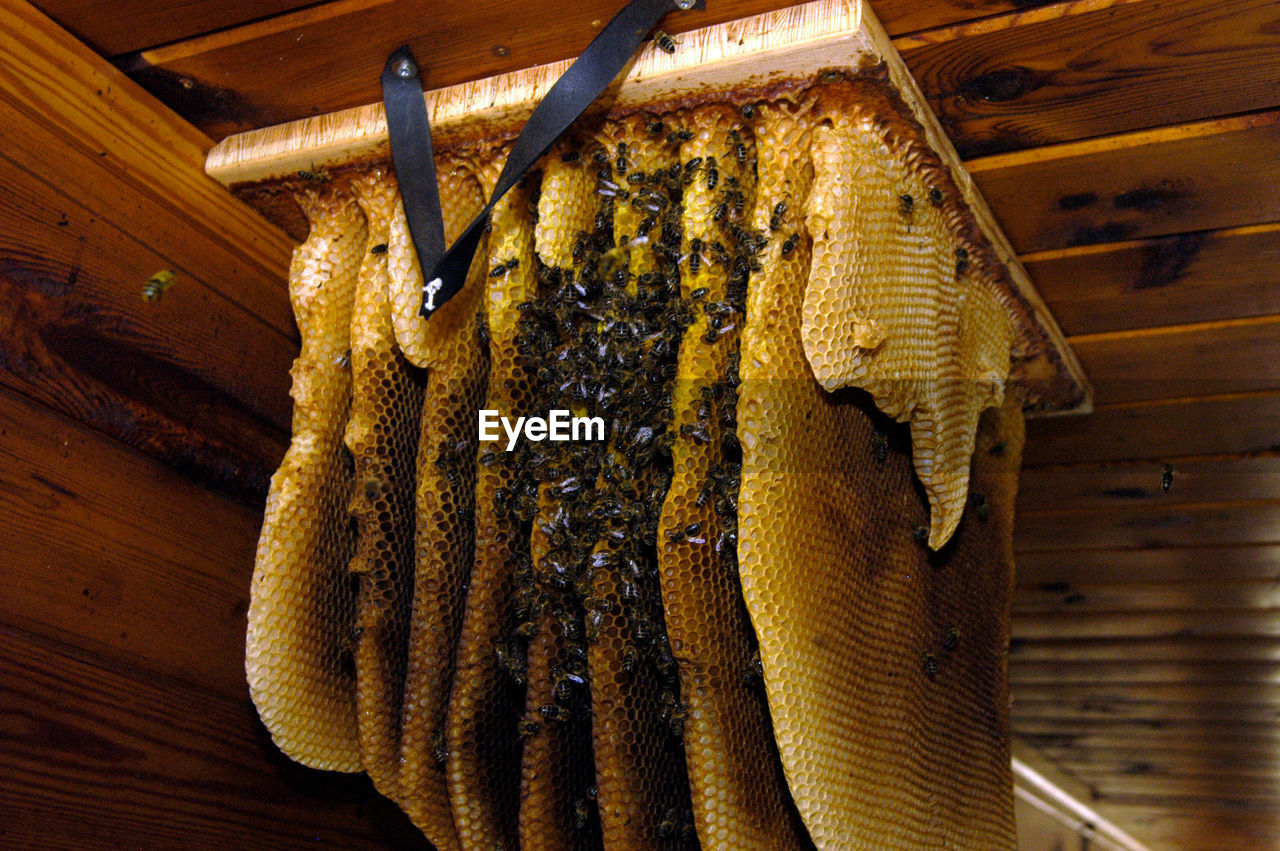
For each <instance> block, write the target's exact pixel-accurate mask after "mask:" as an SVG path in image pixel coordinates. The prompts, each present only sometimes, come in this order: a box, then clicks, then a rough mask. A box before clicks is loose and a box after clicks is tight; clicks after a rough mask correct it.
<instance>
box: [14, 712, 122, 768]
mask: <svg viewBox="0 0 1280 851" xmlns="http://www.w3.org/2000/svg"><path fill="white" fill-rule="evenodd" d="M31 721H32V723H31V724H30V725H26V726H25V729H24V731H23V733H24V735H23V741H24V743H25V744H26V745H27V746H29V747H31V748H33V749H38V750H40V751H42V752H49V753H63V754H67V755H68V756H72V757H74V758H75V759H76V760H78V761H81V762H96V763H111V764H119V763H126V762H131V763H137V764H141V763H143V762H145V761H146V759H147V754H146V752H145V751H143V750H140V749H139V748H132V747H129V746H127V745H123V744H120V743H119V742H113V741H111V740H110V739H108V738H106V737H105V736H100V735H98V734H97V733H94V732H93V731H91V730H88V729H86V728H84V727H75V726H72V725H70V724H64V723H62V722H60V721H55V720H53V719H51V718H40V719H34V718H33V719H31Z"/></svg>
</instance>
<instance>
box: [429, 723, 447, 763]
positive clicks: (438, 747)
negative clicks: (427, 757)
mask: <svg viewBox="0 0 1280 851" xmlns="http://www.w3.org/2000/svg"><path fill="white" fill-rule="evenodd" d="M431 755H432V756H433V757H435V760H436V764H438V765H444V763H445V760H446V759H448V757H449V751H448V750H446V748H445V742H444V730H436V734H435V736H433V737H432V740H431Z"/></svg>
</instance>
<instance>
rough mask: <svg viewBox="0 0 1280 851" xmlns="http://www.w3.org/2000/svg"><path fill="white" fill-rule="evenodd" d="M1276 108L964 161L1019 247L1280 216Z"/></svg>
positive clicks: (1214, 226)
mask: <svg viewBox="0 0 1280 851" xmlns="http://www.w3.org/2000/svg"><path fill="white" fill-rule="evenodd" d="M1277 145H1280V112H1276V111H1272V112H1259V113H1253V114H1250V115H1241V116H1236V117H1233V118H1220V119H1213V120H1208V121H1200V122H1196V123H1193V124H1181V125H1177V126H1173V127H1162V128H1159V129H1155V130H1142V131H1139V132H1134V133H1126V134H1123V135H1119V136H1108V137H1105V138H1102V139H1091V140H1087V141H1082V142H1069V143H1066V144H1060V145H1045V146H1043V147H1038V148H1033V149H1031V150H1027V151H1018V152H1016V153H1012V154H1000V155H997V156H991V157H983V158H980V159H975V160H970V161H969V162H968V163H967V166H968V168H969V171H970V173H972V174H973V178H974V180H975V181H976V182H977V184H978V187H979V188H980V189H981V190H982V194H983V195H984V196H986V198H987V200H988V201H989V202H990V203H991V207H992V209H993V210H995V211H996V215H997V216H999V218H1000V222H1001V224H1002V225H1003V226H1004V229H1005V232H1006V233H1007V234H1008V235H1009V239H1010V241H1011V242H1012V243H1013V246H1014V247H1015V248H1016V249H1017V250H1018V251H1019V252H1020V253H1027V252H1032V251H1044V250H1046V249H1054V248H1065V247H1067V246H1071V245H1090V244H1095V243H1103V242H1116V241H1118V240H1128V239H1138V238H1143V237H1152V236H1164V235H1167V234H1177V233H1186V232H1189V231H1200V230H1212V229H1217V228H1229V227H1239V226H1243V225H1254V224H1265V223H1269V222H1275V221H1280V191H1277V187H1280V158H1277V157H1276V156H1275V151H1276V149H1277Z"/></svg>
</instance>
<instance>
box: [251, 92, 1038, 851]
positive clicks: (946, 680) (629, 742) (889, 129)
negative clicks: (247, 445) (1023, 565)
mask: <svg viewBox="0 0 1280 851" xmlns="http://www.w3.org/2000/svg"><path fill="white" fill-rule="evenodd" d="M868 73H869V76H867V75H864V76H862V77H859V76H857V75H853V76H849V75H846V74H844V73H825V74H822V75H819V77H818V79H817V80H816V81H812V82H811V84H810V85H808V86H806V87H799V88H796V89H795V90H793V91H789V92H783V93H781V94H776V95H775V96H774V97H773V98H772V99H771V100H769V101H758V102H751V103H748V104H745V105H743V104H737V103H734V104H730V103H706V104H701V105H697V106H683V107H680V108H671V109H667V110H665V111H663V112H661V113H660V114H659V113H657V112H647V111H643V110H641V111H636V112H632V113H631V114H627V115H614V116H608V115H594V116H588V117H586V118H583V119H581V120H580V121H579V123H578V124H577V125H576V126H575V127H574V128H573V129H572V130H571V131H570V133H569V134H567V135H566V136H565V137H564V138H563V139H561V140H560V141H559V142H558V143H557V144H556V146H555V147H554V148H553V149H552V150H551V151H550V152H549V153H548V154H547V155H546V156H545V157H544V158H543V160H542V161H541V162H540V163H539V165H538V166H537V168H536V169H535V170H534V171H533V172H531V173H530V174H529V175H527V176H526V177H525V178H524V179H523V180H522V181H521V182H520V183H519V184H518V185H517V186H516V187H515V188H514V189H512V190H511V191H510V192H509V193H508V194H507V195H506V196H505V197H504V198H503V199H501V200H500V201H499V202H498V204H497V205H496V207H495V209H494V211H493V214H492V218H491V222H490V230H489V234H488V237H487V240H486V242H485V243H484V245H483V246H482V248H481V250H480V251H479V252H478V254H477V260H476V261H475V263H474V264H473V266H472V269H471V271H470V274H469V277H468V281H467V284H466V286H465V287H464V289H463V290H462V292H461V293H460V294H459V295H458V296H456V297H455V298H454V299H452V300H451V301H450V302H448V303H447V304H446V305H444V306H443V307H442V308H441V309H439V310H437V311H436V312H435V313H434V314H433V316H432V317H431V318H430V319H429V320H425V319H423V318H422V317H420V316H419V315H418V313H417V309H418V306H419V301H420V298H421V296H420V293H421V286H422V272H421V269H420V267H419V266H418V263H417V260H416V257H415V255H414V251H413V247H412V242H411V240H410V238H409V235H408V232H407V227H406V225H405V217H404V210H403V206H402V205H401V203H400V201H399V198H398V194H397V189H396V186H395V181H394V179H393V178H392V177H391V175H390V174H389V172H388V171H387V169H386V168H385V167H380V166H377V165H362V166H358V167H355V166H353V167H352V168H351V169H350V170H349V171H348V172H346V173H344V174H340V175H339V176H338V177H336V178H335V179H334V180H333V182H332V184H331V185H326V186H324V187H322V188H321V189H320V190H319V191H317V190H315V189H312V190H311V191H310V193H309V194H306V195H304V197H303V206H304V208H305V211H306V212H307V214H308V217H309V218H310V219H311V221H312V232H311V236H310V237H309V239H308V240H307V242H306V243H304V244H303V246H301V247H300V248H299V250H298V253H297V256H296V257H295V262H294V268H293V270H292V272H291V292H292V293H293V294H294V303H295V309H296V310H297V311H298V315H299V327H300V329H301V330H302V334H303V352H302V355H301V356H300V357H299V360H298V365H297V366H295V370H294V375H295V388H294V397H295V402H296V413H295V435H294V442H293V444H292V445H291V448H290V452H289V455H288V456H286V461H285V464H284V465H283V466H282V468H281V471H280V472H279V473H278V474H277V476H276V478H275V479H274V480H273V489H272V495H271V501H270V502H269V504H268V514H267V518H266V522H265V524H264V529H263V536H262V540H261V542H260V547H259V558H258V565H257V567H256V569H255V576H254V590H253V601H254V603H253V608H252V611H251V619H250V633H249V642H248V650H249V656H248V662H247V669H248V671H249V675H250V680H251V685H252V687H253V690H254V692H253V693H254V698H255V701H257V702H258V705H259V710H260V712H261V713H262V715H263V718H264V721H265V722H266V723H267V724H268V728H269V729H270V730H271V732H272V734H273V736H274V737H275V738H276V740H277V741H278V742H279V743H280V745H281V748H282V749H283V750H285V752H286V753H288V754H290V755H291V756H294V757H295V758H297V759H299V760H300V761H304V762H307V763H308V764H313V765H321V766H323V767H329V768H339V769H342V770H347V771H352V770H359V769H361V768H362V769H363V770H365V771H366V772H367V773H368V774H369V775H370V777H371V778H372V779H373V781H374V783H375V785H376V786H377V788H378V789H379V790H380V791H382V792H383V793H384V794H386V795H388V796H389V797H391V798H393V799H394V800H396V801H397V802H398V803H399V804H400V806H401V807H402V808H403V809H404V810H405V811H406V813H408V814H409V816H410V818H411V819H412V820H413V821H414V823H415V824H417V825H418V827H419V828H420V829H421V830H422V831H423V833H424V835H425V836H426V837H427V838H428V839H429V840H430V841H431V842H432V843H433V844H434V845H435V846H436V847H438V848H443V849H454V848H457V849H482V851H490V849H495V848H497V849H511V851H514V849H516V848H526V849H557V851H558V849H596V848H602V847H603V848H620V849H631V848H637V849H641V848H643V849H649V848H671V849H675V848H695V847H707V848H729V849H737V848H769V849H793V848H797V849H803V848H809V847H818V848H851V847H875V848H887V849H895V848H920V847H963V848H992V847H1006V848H1007V847H1012V842H1013V833H1012V795H1011V792H1012V789H1011V777H1010V769H1009V752H1008V718H1007V702H1008V696H1007V692H1006V685H1005V670H1004V662H1003V653H1004V647H1005V645H1006V643H1007V640H1008V610H1009V600H1010V594H1011V588H1010V582H1011V577H1012V552H1011V534H1012V532H1011V526H1012V510H1013V501H1014V492H1015V488H1016V473H1017V467H1018V460H1019V454H1020V449H1021V440H1022V432H1021V428H1022V420H1021V413H1020V405H1021V401H1022V400H1021V398H1020V393H1018V392H1015V391H1014V390H1013V389H1012V388H1009V389H1006V384H1007V379H1008V376H1009V364H1010V352H1011V349H1012V347H1013V344H1014V336H1015V335H1014V329H1015V319H1014V317H1013V314H1012V310H1013V308H1012V307H1011V306H1010V305H1009V304H1007V303H1006V297H1005V296H1004V295H1003V293H1002V291H1001V289H1000V288H999V286H998V283H997V280H998V277H997V275H998V272H999V270H998V269H995V268H994V267H993V266H991V265H990V260H989V258H990V256H991V252H990V251H989V248H988V247H987V246H986V244H985V242H984V241H983V238H982V237H981V236H980V234H979V232H978V231H977V229H976V228H975V227H973V226H972V221H971V217H970V216H969V214H968V213H967V211H966V209H965V208H964V206H963V202H962V201H961V200H960V199H959V197H958V192H957V191H956V189H955V185H954V183H953V182H952V181H951V178H950V176H949V175H948V174H946V172H945V169H944V168H943V167H942V166H941V164H940V161H938V159H937V157H936V156H935V155H934V154H932V152H930V151H929V150H928V149H927V148H924V147H922V146H921V145H919V144H918V143H917V142H916V141H914V140H915V139H916V138H917V136H918V133H917V132H916V131H918V129H919V128H918V127H916V126H915V125H913V124H912V122H911V120H910V119H908V118H906V117H904V113H902V111H901V110H900V109H899V107H898V106H897V105H895V102H894V101H893V99H892V97H890V95H889V94H888V93H886V91H885V90H884V88H883V87H882V85H881V84H880V82H878V79H877V78H875V76H874V74H873V73H870V72H868ZM913 133H914V134H916V135H913ZM506 152H507V149H506V147H505V143H494V142H491V141H482V142H471V143H466V144H462V145H460V146H459V147H458V148H456V149H450V150H442V151H439V152H438V155H437V171H438V174H439V179H440V186H441V199H442V207H443V210H444V213H445V219H446V221H445V228H446V235H447V237H448V238H449V239H452V238H454V237H455V236H456V235H457V234H458V233H459V232H460V231H461V229H462V227H463V226H464V225H465V224H466V223H467V222H468V221H469V220H470V219H471V217H472V216H473V215H474V214H475V213H476V211H477V210H478V209H480V207H481V205H482V203H483V200H484V198H485V196H486V194H488V193H490V192H492V191H493V186H494V184H495V182H496V179H497V175H498V173H499V171H500V167H501V165H502V163H503V161H504V158H505V156H506ZM935 190H936V191H935ZM352 198H354V199H355V201H356V202H358V208H357V203H355V202H353V200H352ZM907 199H910V200H909V201H908V200H907ZM357 270H358V272H357ZM348 348H349V349H350V356H349V364H350V365H349V368H348V367H347V365H346V364H347V362H348V358H347V356H346V352H347V349H348ZM479 409H492V410H496V411H498V412H499V414H501V415H502V416H505V417H508V418H511V419H514V418H516V417H519V416H530V415H540V416H545V415H546V414H547V412H548V411H551V410H567V411H569V412H571V414H572V415H574V416H583V417H586V416H598V417H600V419H601V421H602V422H603V423H604V437H603V439H602V440H598V441H597V440H585V441H584V440H579V441H567V442H555V441H551V440H541V441H536V440H530V439H524V440H520V441H518V442H517V444H516V445H515V446H514V447H513V448H512V449H511V450H510V451H508V449H507V446H506V438H505V436H503V437H502V439H501V440H500V441H499V442H496V443H487V442H480V441H478V439H477V438H478V435H477V411H478V410H479ZM339 438H343V439H342V440H340V439H339ZM344 441H345V445H344ZM353 583H354V584H353Z"/></svg>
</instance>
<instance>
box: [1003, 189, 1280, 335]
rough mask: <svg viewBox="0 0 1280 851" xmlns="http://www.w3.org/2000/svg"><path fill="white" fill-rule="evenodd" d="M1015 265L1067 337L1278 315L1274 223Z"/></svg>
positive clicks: (1278, 253)
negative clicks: (1037, 293) (1026, 278)
mask: <svg viewBox="0 0 1280 851" xmlns="http://www.w3.org/2000/svg"><path fill="white" fill-rule="evenodd" d="M1001 212H1003V211H1001ZM1022 263H1023V265H1024V266H1026V269H1027V273H1028V274H1029V275H1030V276H1031V280H1032V281H1034V282H1035V285H1036V289H1038V290H1039V291H1040V294H1041V295H1043V296H1044V299H1045V301H1046V302H1048V304H1049V307H1050V308H1051V309H1052V311H1053V315H1054V317H1055V318H1056V319H1057V320H1058V322H1059V323H1061V325H1062V328H1063V330H1064V331H1066V333H1067V334H1075V335H1079V334H1097V333H1101V332H1106V331H1123V330H1128V329H1133V328H1154V327H1158V326H1161V325H1180V324H1186V323H1192V322H1204V321H1212V320H1217V319H1238V318H1241V317H1247V316H1265V315H1268V314H1277V313H1280V287H1277V286H1275V285H1274V284H1275V276H1274V274H1273V270H1274V269H1275V268H1276V267H1277V266H1280V225H1277V224H1265V225H1251V226H1248V227H1242V228H1229V229H1226V230H1216V231H1194V232H1192V233H1178V234H1173V235H1172V236H1162V237H1155V238H1153V239H1142V240H1130V241H1126V242H1114V243H1108V244H1105V245H1088V246H1081V247H1078V248H1062V249H1055V250H1051V251H1040V252H1036V253H1034V254H1026V255H1023V256H1022Z"/></svg>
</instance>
